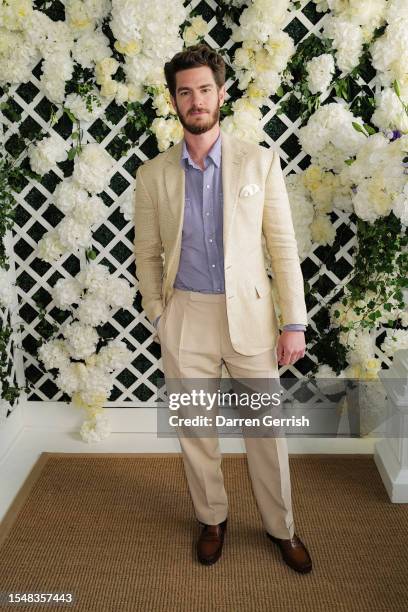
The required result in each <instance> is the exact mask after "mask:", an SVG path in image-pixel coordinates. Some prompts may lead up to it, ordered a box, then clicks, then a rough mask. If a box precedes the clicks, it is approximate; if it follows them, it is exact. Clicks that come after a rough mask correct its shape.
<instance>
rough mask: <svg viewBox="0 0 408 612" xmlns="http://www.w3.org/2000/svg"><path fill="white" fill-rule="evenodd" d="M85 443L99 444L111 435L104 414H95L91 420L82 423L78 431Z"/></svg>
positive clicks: (107, 420)
mask: <svg viewBox="0 0 408 612" xmlns="http://www.w3.org/2000/svg"><path fill="white" fill-rule="evenodd" d="M79 432H80V434H81V437H82V439H83V440H84V441H85V442H88V443H92V442H101V440H104V439H105V438H107V437H108V436H109V434H110V433H111V426H110V424H109V419H108V417H107V416H106V414H96V415H95V416H94V417H93V418H92V419H88V420H86V421H84V422H83V424H82V426H81V429H80V430H79Z"/></svg>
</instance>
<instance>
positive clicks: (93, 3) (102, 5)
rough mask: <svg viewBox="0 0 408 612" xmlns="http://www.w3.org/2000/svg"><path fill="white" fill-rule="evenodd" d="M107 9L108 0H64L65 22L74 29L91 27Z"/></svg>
mask: <svg viewBox="0 0 408 612" xmlns="http://www.w3.org/2000/svg"><path fill="white" fill-rule="evenodd" d="M109 10H110V2H109V0H65V14H66V19H67V22H68V24H69V26H70V27H71V28H72V29H73V30H76V31H84V30H85V31H86V30H89V29H92V28H93V27H94V26H95V24H96V23H98V22H101V21H102V19H103V18H104V17H105V16H106V15H107V14H108V13H109Z"/></svg>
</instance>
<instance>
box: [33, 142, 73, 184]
mask: <svg viewBox="0 0 408 612" xmlns="http://www.w3.org/2000/svg"><path fill="white" fill-rule="evenodd" d="M65 147H66V145H65V142H64V140H63V139H62V138H61V136H58V134H56V133H53V134H51V136H48V137H46V138H43V139H42V140H40V141H39V142H38V143H37V144H31V145H30V146H29V149H28V156H29V159H30V166H31V168H32V169H33V170H34V172H37V173H38V174H41V175H42V174H47V172H49V171H50V170H53V169H56V167H57V166H56V165H57V162H62V161H65V160H66V158H67V155H68V153H67V151H66V148H65Z"/></svg>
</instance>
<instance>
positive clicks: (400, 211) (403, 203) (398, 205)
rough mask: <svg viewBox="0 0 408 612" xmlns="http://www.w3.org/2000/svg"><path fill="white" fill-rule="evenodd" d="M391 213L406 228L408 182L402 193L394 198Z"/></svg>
mask: <svg viewBox="0 0 408 612" xmlns="http://www.w3.org/2000/svg"><path fill="white" fill-rule="evenodd" d="M392 211H393V213H394V215H395V216H396V217H398V219H400V221H401V223H402V224H403V225H405V226H408V182H407V183H406V184H405V186H404V189H403V191H402V193H400V194H399V195H398V196H397V197H396V198H395V200H394V204H393V207H392Z"/></svg>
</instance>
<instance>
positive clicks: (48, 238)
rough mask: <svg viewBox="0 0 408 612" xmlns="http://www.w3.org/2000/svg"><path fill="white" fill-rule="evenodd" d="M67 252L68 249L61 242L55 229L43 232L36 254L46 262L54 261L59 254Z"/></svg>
mask: <svg viewBox="0 0 408 612" xmlns="http://www.w3.org/2000/svg"><path fill="white" fill-rule="evenodd" d="M68 252H69V249H68V248H67V247H66V246H64V245H63V244H62V242H61V241H60V238H59V234H58V232H57V231H56V230H52V231H51V232H48V233H47V234H45V236H43V237H42V238H41V240H40V242H39V243H38V248H37V256H38V258H39V259H43V260H44V261H46V262H48V263H54V262H55V261H57V260H58V259H59V258H60V257H61V255H63V254H65V253H68Z"/></svg>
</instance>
